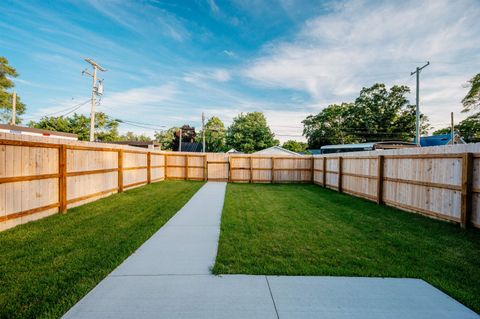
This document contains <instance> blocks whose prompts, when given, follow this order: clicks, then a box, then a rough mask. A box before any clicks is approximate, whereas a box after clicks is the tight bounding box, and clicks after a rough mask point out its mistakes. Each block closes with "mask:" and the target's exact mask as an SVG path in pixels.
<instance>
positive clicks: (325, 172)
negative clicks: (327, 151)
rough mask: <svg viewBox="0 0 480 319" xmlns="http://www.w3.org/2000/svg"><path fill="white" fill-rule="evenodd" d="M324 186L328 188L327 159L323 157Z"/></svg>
mask: <svg viewBox="0 0 480 319" xmlns="http://www.w3.org/2000/svg"><path fill="white" fill-rule="evenodd" d="M322 173H323V174H322V175H323V176H322V186H323V187H327V158H326V157H325V156H324V157H323V168H322Z"/></svg>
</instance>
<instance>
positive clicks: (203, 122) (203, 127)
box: [202, 112, 205, 153]
mask: <svg viewBox="0 0 480 319" xmlns="http://www.w3.org/2000/svg"><path fill="white" fill-rule="evenodd" d="M202 142H203V148H202V149H203V152H204V153H205V114H204V113H203V112H202Z"/></svg>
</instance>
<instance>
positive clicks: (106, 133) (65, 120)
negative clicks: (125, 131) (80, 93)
mask: <svg viewBox="0 0 480 319" xmlns="http://www.w3.org/2000/svg"><path fill="white" fill-rule="evenodd" d="M28 126H30V127H35V128H40V129H45V130H52V131H58V132H65V133H73V134H77V135H78V139H79V140H82V141H88V140H89V138H90V118H89V117H87V116H85V115H81V114H77V113H75V114H73V116H71V117H64V116H49V117H43V118H41V119H40V120H39V121H38V122H33V121H31V122H30V123H28ZM95 139H96V140H97V141H102V142H113V141H117V140H119V135H118V122H117V121H115V120H114V119H111V118H110V117H108V115H106V114H105V113H103V112H97V113H96V114H95Z"/></svg>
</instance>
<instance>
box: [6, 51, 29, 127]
mask: <svg viewBox="0 0 480 319" xmlns="http://www.w3.org/2000/svg"><path fill="white" fill-rule="evenodd" d="M17 76H18V73H17V71H16V70H15V69H14V68H13V67H11V66H10V65H9V64H8V60H7V58H5V57H1V56H0V121H1V122H3V123H10V121H11V119H12V101H13V93H10V92H8V91H7V90H9V89H12V88H13V87H14V86H15V85H14V83H13V81H12V80H10V79H9V77H10V78H15V77H17ZM25 110H26V106H25V104H24V103H22V101H21V100H20V97H19V96H18V95H17V104H16V111H17V112H16V114H17V116H16V121H15V122H16V123H21V121H22V120H21V117H20V116H19V115H22V114H24V113H25Z"/></svg>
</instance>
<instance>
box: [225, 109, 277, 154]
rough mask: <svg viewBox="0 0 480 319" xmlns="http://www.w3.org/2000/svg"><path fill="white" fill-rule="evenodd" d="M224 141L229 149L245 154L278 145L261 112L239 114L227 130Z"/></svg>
mask: <svg viewBox="0 0 480 319" xmlns="http://www.w3.org/2000/svg"><path fill="white" fill-rule="evenodd" d="M226 140H227V145H228V147H229V148H235V149H236V150H238V151H242V152H245V153H252V152H255V151H259V150H262V149H264V148H267V147H271V146H275V145H278V144H279V142H278V140H275V135H274V134H273V133H272V132H271V131H270V128H269V127H268V125H267V120H266V119H265V116H264V115H263V113H261V112H252V113H247V114H243V113H241V114H240V115H238V116H237V117H235V118H234V119H233V123H232V125H230V127H229V128H228V130H227V136H226Z"/></svg>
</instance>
